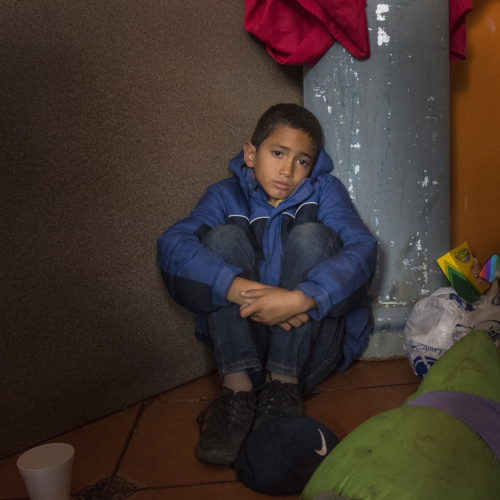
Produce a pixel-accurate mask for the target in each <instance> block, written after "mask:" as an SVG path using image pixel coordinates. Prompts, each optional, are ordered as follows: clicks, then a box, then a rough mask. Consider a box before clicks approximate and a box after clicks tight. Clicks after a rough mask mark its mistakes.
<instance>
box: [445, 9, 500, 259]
mask: <svg viewBox="0 0 500 500" xmlns="http://www.w3.org/2000/svg"><path fill="white" fill-rule="evenodd" d="M473 6H474V8H473V10H472V11H471V12H470V13H469V14H468V16H467V59H466V60H464V61H458V62H452V63H451V70H450V72H451V75H450V76H451V78H450V87H451V172H450V175H451V212H450V215H451V224H450V229H451V244H452V246H456V245H458V244H460V243H462V242H463V241H467V242H468V243H469V246H470V247H471V250H472V251H473V252H474V253H475V254H476V255H477V256H478V257H479V259H480V261H482V262H483V263H484V262H485V261H486V259H487V258H488V257H489V256H490V255H491V254H493V253H500V217H499V216H500V210H499V209H498V204H499V201H500V60H499V59H500V2H498V1H495V0H479V1H474V0H473Z"/></svg>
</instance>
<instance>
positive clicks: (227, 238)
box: [201, 224, 248, 251]
mask: <svg viewBox="0 0 500 500" xmlns="http://www.w3.org/2000/svg"><path fill="white" fill-rule="evenodd" d="M245 239H248V237H247V235H246V234H245V231H244V230H243V229H242V228H241V227H239V226H235V225H234V224H223V225H221V226H215V227H214V228H212V229H210V231H208V232H207V233H206V234H205V235H204V236H203V237H202V239H201V241H202V243H203V244H204V245H205V246H206V247H208V248H210V249H211V250H214V251H217V249H219V248H221V247H226V246H228V245H229V246H234V245H236V244H240V243H241V241H242V240H243V241H244V240H245Z"/></svg>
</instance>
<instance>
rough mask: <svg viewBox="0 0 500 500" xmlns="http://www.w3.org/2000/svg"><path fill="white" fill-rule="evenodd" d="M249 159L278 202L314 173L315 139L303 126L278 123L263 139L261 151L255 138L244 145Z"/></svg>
mask: <svg viewBox="0 0 500 500" xmlns="http://www.w3.org/2000/svg"><path fill="white" fill-rule="evenodd" d="M243 151H244V155H245V163H246V165H247V166H248V167H250V168H253V171H254V174H255V178H256V179H257V181H258V183H259V184H260V185H261V187H262V189H263V190H264V191H265V193H266V194H267V199H268V201H269V202H270V203H272V204H273V205H274V206H276V203H277V202H278V201H279V200H283V199H284V198H286V197H287V196H289V195H290V194H292V193H293V192H294V191H295V189H297V187H298V186H299V185H300V184H301V182H302V181H303V180H304V179H305V178H306V177H307V176H308V175H309V174H310V173H311V170H312V168H313V162H314V153H315V149H314V145H313V141H312V139H311V138H310V137H309V135H308V134H306V133H305V132H304V131H302V130H297V129H294V128H291V127H287V126H280V127H277V128H275V129H274V130H273V132H271V134H270V135H269V136H268V137H267V138H266V139H265V140H264V141H262V143H261V145H260V147H259V149H258V151H257V150H256V149H255V147H254V145H253V144H252V143H251V142H246V143H245V145H244V146H243Z"/></svg>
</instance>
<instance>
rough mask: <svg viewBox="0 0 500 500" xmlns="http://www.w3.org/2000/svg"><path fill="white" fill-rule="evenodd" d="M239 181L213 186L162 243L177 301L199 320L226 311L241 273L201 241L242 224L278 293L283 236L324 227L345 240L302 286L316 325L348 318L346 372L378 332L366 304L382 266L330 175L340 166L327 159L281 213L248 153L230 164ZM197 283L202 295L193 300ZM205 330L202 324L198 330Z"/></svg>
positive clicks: (263, 275)
mask: <svg viewBox="0 0 500 500" xmlns="http://www.w3.org/2000/svg"><path fill="white" fill-rule="evenodd" d="M230 169H231V170H232V171H233V172H234V174H235V176H234V177H231V178H228V179H224V180H222V181H220V182H217V183H215V184H213V185H211V186H210V187H209V188H208V189H207V191H206V192H205V194H204V195H203V196H202V198H201V199H200V201H199V202H198V204H197V205H196V207H195V208H194V209H193V211H192V212H191V213H190V214H189V216H188V217H186V218H184V219H181V220H179V221H178V222H177V223H175V224H174V225H172V226H171V227H170V228H169V229H167V231H165V232H164V233H163V234H162V235H161V237H160V238H159V239H158V260H159V265H160V269H161V271H162V274H163V277H164V279H165V283H166V286H167V288H168V290H169V292H170V294H171V295H172V297H173V298H174V299H175V300H176V301H178V302H179V303H181V304H182V305H183V306H184V307H186V308H187V309H189V310H190V311H192V312H195V313H197V314H206V313H208V312H210V309H207V307H206V306H207V304H209V305H210V307H211V308H212V310H213V307H214V306H216V307H217V306H224V305H227V304H228V302H227V300H226V294H227V291H228V289H229V287H230V285H231V282H232V281H233V279H234V278H235V277H236V276H237V275H238V274H239V273H240V272H241V269H239V268H237V267H234V266H231V265H229V264H226V263H225V262H224V260H223V259H222V258H221V257H219V256H218V255H217V254H215V253H214V252H212V251H211V250H209V249H208V248H206V247H205V246H204V245H202V244H201V243H200V236H201V235H202V234H204V232H206V231H207V230H209V229H210V228H213V227H215V226H218V225H221V224H227V223H232V224H239V225H241V226H243V227H246V228H247V229H248V228H250V229H251V232H252V233H253V234H254V235H255V237H256V239H257V243H258V244H259V246H260V248H261V250H262V257H263V259H262V260H261V261H260V262H259V273H260V274H259V276H260V281H261V282H262V283H265V284H269V285H272V286H278V284H279V278H280V266H281V244H282V240H281V234H282V231H283V230H284V229H285V228H286V229H288V230H289V229H290V228H291V226H293V225H294V224H300V223H303V222H308V221H316V222H321V223H323V224H325V225H327V226H329V227H331V228H332V229H333V230H334V231H335V232H336V233H337V234H338V235H339V236H340V238H341V240H342V247H341V248H340V250H339V251H338V252H337V253H336V254H335V256H334V257H331V258H329V259H326V260H324V261H322V262H321V263H319V264H318V265H316V266H315V267H314V268H312V269H311V270H310V272H309V273H308V276H307V280H306V281H304V282H303V283H301V284H299V285H298V286H297V288H298V289H300V290H302V291H303V292H304V293H305V295H307V296H308V297H313V298H314V299H315V301H316V304H317V309H314V310H310V311H308V314H309V315H310V316H311V317H312V318H313V319H316V320H320V319H322V318H323V317H325V316H326V315H332V316H336V315H346V332H345V340H344V358H345V359H344V362H343V365H342V366H341V367H340V369H343V368H345V367H347V366H348V365H349V364H350V363H351V362H352V360H353V359H354V358H355V357H356V356H357V355H359V353H360V352H361V351H362V349H363V348H364V347H365V346H366V343H367V341H368V335H369V333H370V331H371V327H372V321H371V311H370V308H369V306H368V305H367V304H368V300H367V297H366V291H367V289H368V286H369V283H370V280H371V277H372V275H373V271H374V269H375V261H376V240H375V238H374V237H373V236H372V235H371V234H370V232H369V231H368V229H367V228H366V226H365V225H364V224H363V222H362V220H361V219H360V217H359V215H358V214H357V212H356V210H355V208H354V206H353V204H352V202H351V199H350V197H349V194H348V193H347V190H346V189H345V187H344V185H343V184H342V183H341V182H340V180H339V179H337V178H336V177H333V176H331V175H329V172H330V171H331V170H332V169H333V163H332V161H331V159H330V157H329V156H328V155H327V154H326V152H325V151H323V150H322V151H321V152H320V155H319V157H318V159H317V161H316V164H315V165H314V169H313V171H312V173H311V176H310V177H308V178H306V179H305V180H304V181H303V182H302V184H301V185H300V186H299V187H298V188H297V189H296V190H295V192H294V193H292V194H291V195H290V196H289V197H288V198H286V199H285V200H283V201H282V202H281V203H280V204H279V205H278V206H277V207H273V206H272V205H271V204H269V203H268V202H267V197H266V194H265V192H264V191H263V189H262V188H261V187H260V185H259V184H258V182H257V181H256V180H255V178H254V176H253V171H252V169H250V168H248V167H246V165H245V164H244V160H243V152H240V153H239V154H238V155H237V156H236V157H234V158H233V159H232V160H231V162H230ZM191 282H196V290H197V293H196V294H193V293H186V292H185V291H186V290H189V283H191ZM199 324H201V323H199Z"/></svg>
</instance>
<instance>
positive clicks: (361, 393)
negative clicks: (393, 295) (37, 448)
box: [0, 359, 419, 500]
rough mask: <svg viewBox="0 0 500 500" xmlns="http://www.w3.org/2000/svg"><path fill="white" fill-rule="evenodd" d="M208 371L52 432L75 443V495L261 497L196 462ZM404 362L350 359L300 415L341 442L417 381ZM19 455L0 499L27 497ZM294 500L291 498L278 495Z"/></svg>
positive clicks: (10, 462) (6, 472) (111, 499)
mask: <svg viewBox="0 0 500 500" xmlns="http://www.w3.org/2000/svg"><path fill="white" fill-rule="evenodd" d="M217 380H218V379H217V377H216V375H215V374H213V373H212V374H209V375H206V376H204V377H201V378H199V379H197V380H194V381H192V382H189V383H187V384H185V385H183V386H180V387H177V388H175V389H172V390H170V391H167V392H165V393H164V394H161V395H160V396H158V397H156V398H154V399H151V400H147V401H144V402H142V403H139V404H137V405H135V406H132V407H130V408H127V409H126V410H123V411H121V412H118V413H115V414H113V415H110V416H108V417H105V418H103V419H101V420H98V421H97V422H93V423H90V424H88V425H85V426H83V427H80V428H78V429H76V430H73V431H71V432H68V433H66V434H63V435H61V436H57V437H56V438H54V439H52V440H51V441H63V442H67V443H70V444H72V445H73V446H74V447H75V450H76V454H75V462H74V469H73V480H72V493H73V498H74V499H77V500H91V499H95V500H118V499H125V498H132V499H133V500H155V499H158V500H162V499H176V500H199V499H204V500H205V499H207V500H211V499H213V500H216V499H217V500H220V499H233V498H238V500H251V499H260V498H262V499H263V498H276V497H272V496H267V495H262V494H259V493H256V492H254V491H252V490H249V489H247V488H245V486H243V485H242V484H241V483H239V482H237V481H236V479H235V475H234V472H233V470H232V469H231V468H230V467H225V466H215V465H209V464H205V463H203V462H200V461H198V460H197V459H196V458H195V456H194V453H193V450H194V447H195V444H196V441H197V436H198V426H197V424H196V417H197V415H198V414H199V412H200V411H201V410H202V409H203V408H204V407H205V405H206V404H207V402H208V401H209V400H210V399H211V398H212V397H213V396H214V395H216V393H217V390H218V381H217ZM418 382H419V381H418V379H417V377H415V376H414V375H413V373H412V371H411V368H410V366H409V363H408V361H407V360H406V359H396V360H384V361H357V362H356V363H354V365H353V366H351V367H350V368H349V369H348V370H347V371H345V372H343V373H339V374H335V375H333V376H332V377H330V378H329V379H328V380H326V381H325V382H324V383H323V384H322V385H321V386H320V387H319V388H318V394H317V395H316V396H315V397H313V398H312V399H310V400H308V401H306V404H305V411H306V414H307V415H309V416H311V417H313V418H316V419H318V420H320V421H321V422H323V423H324V424H325V425H327V426H328V427H329V428H330V429H332V431H333V432H334V433H335V434H336V435H337V436H338V437H339V438H340V439H342V438H343V437H344V436H345V435H346V434H348V433H349V432H350V431H351V430H353V429H354V428H355V427H356V426H358V425H359V424H361V423H362V422H363V421H365V420H366V419H368V418H369V417H371V416H372V415H375V414H377V413H380V412H382V411H385V410H388V409H391V408H395V407H397V406H400V405H401V404H402V403H403V401H404V400H405V399H406V398H407V397H408V396H410V395H411V394H412V393H413V392H414V391H415V390H416V389H417V386H418ZM19 455H20V453H17V454H15V455H13V456H11V457H7V458H4V459H2V460H0V499H2V500H5V499H9V500H13V499H23V498H27V494H26V490H25V488H24V485H23V483H22V480H21V477H20V475H19V473H18V472H17V469H16V460H17V458H18V456H19ZM280 498H283V499H285V500H286V499H296V498H298V495H296V496H282V497H280Z"/></svg>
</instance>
